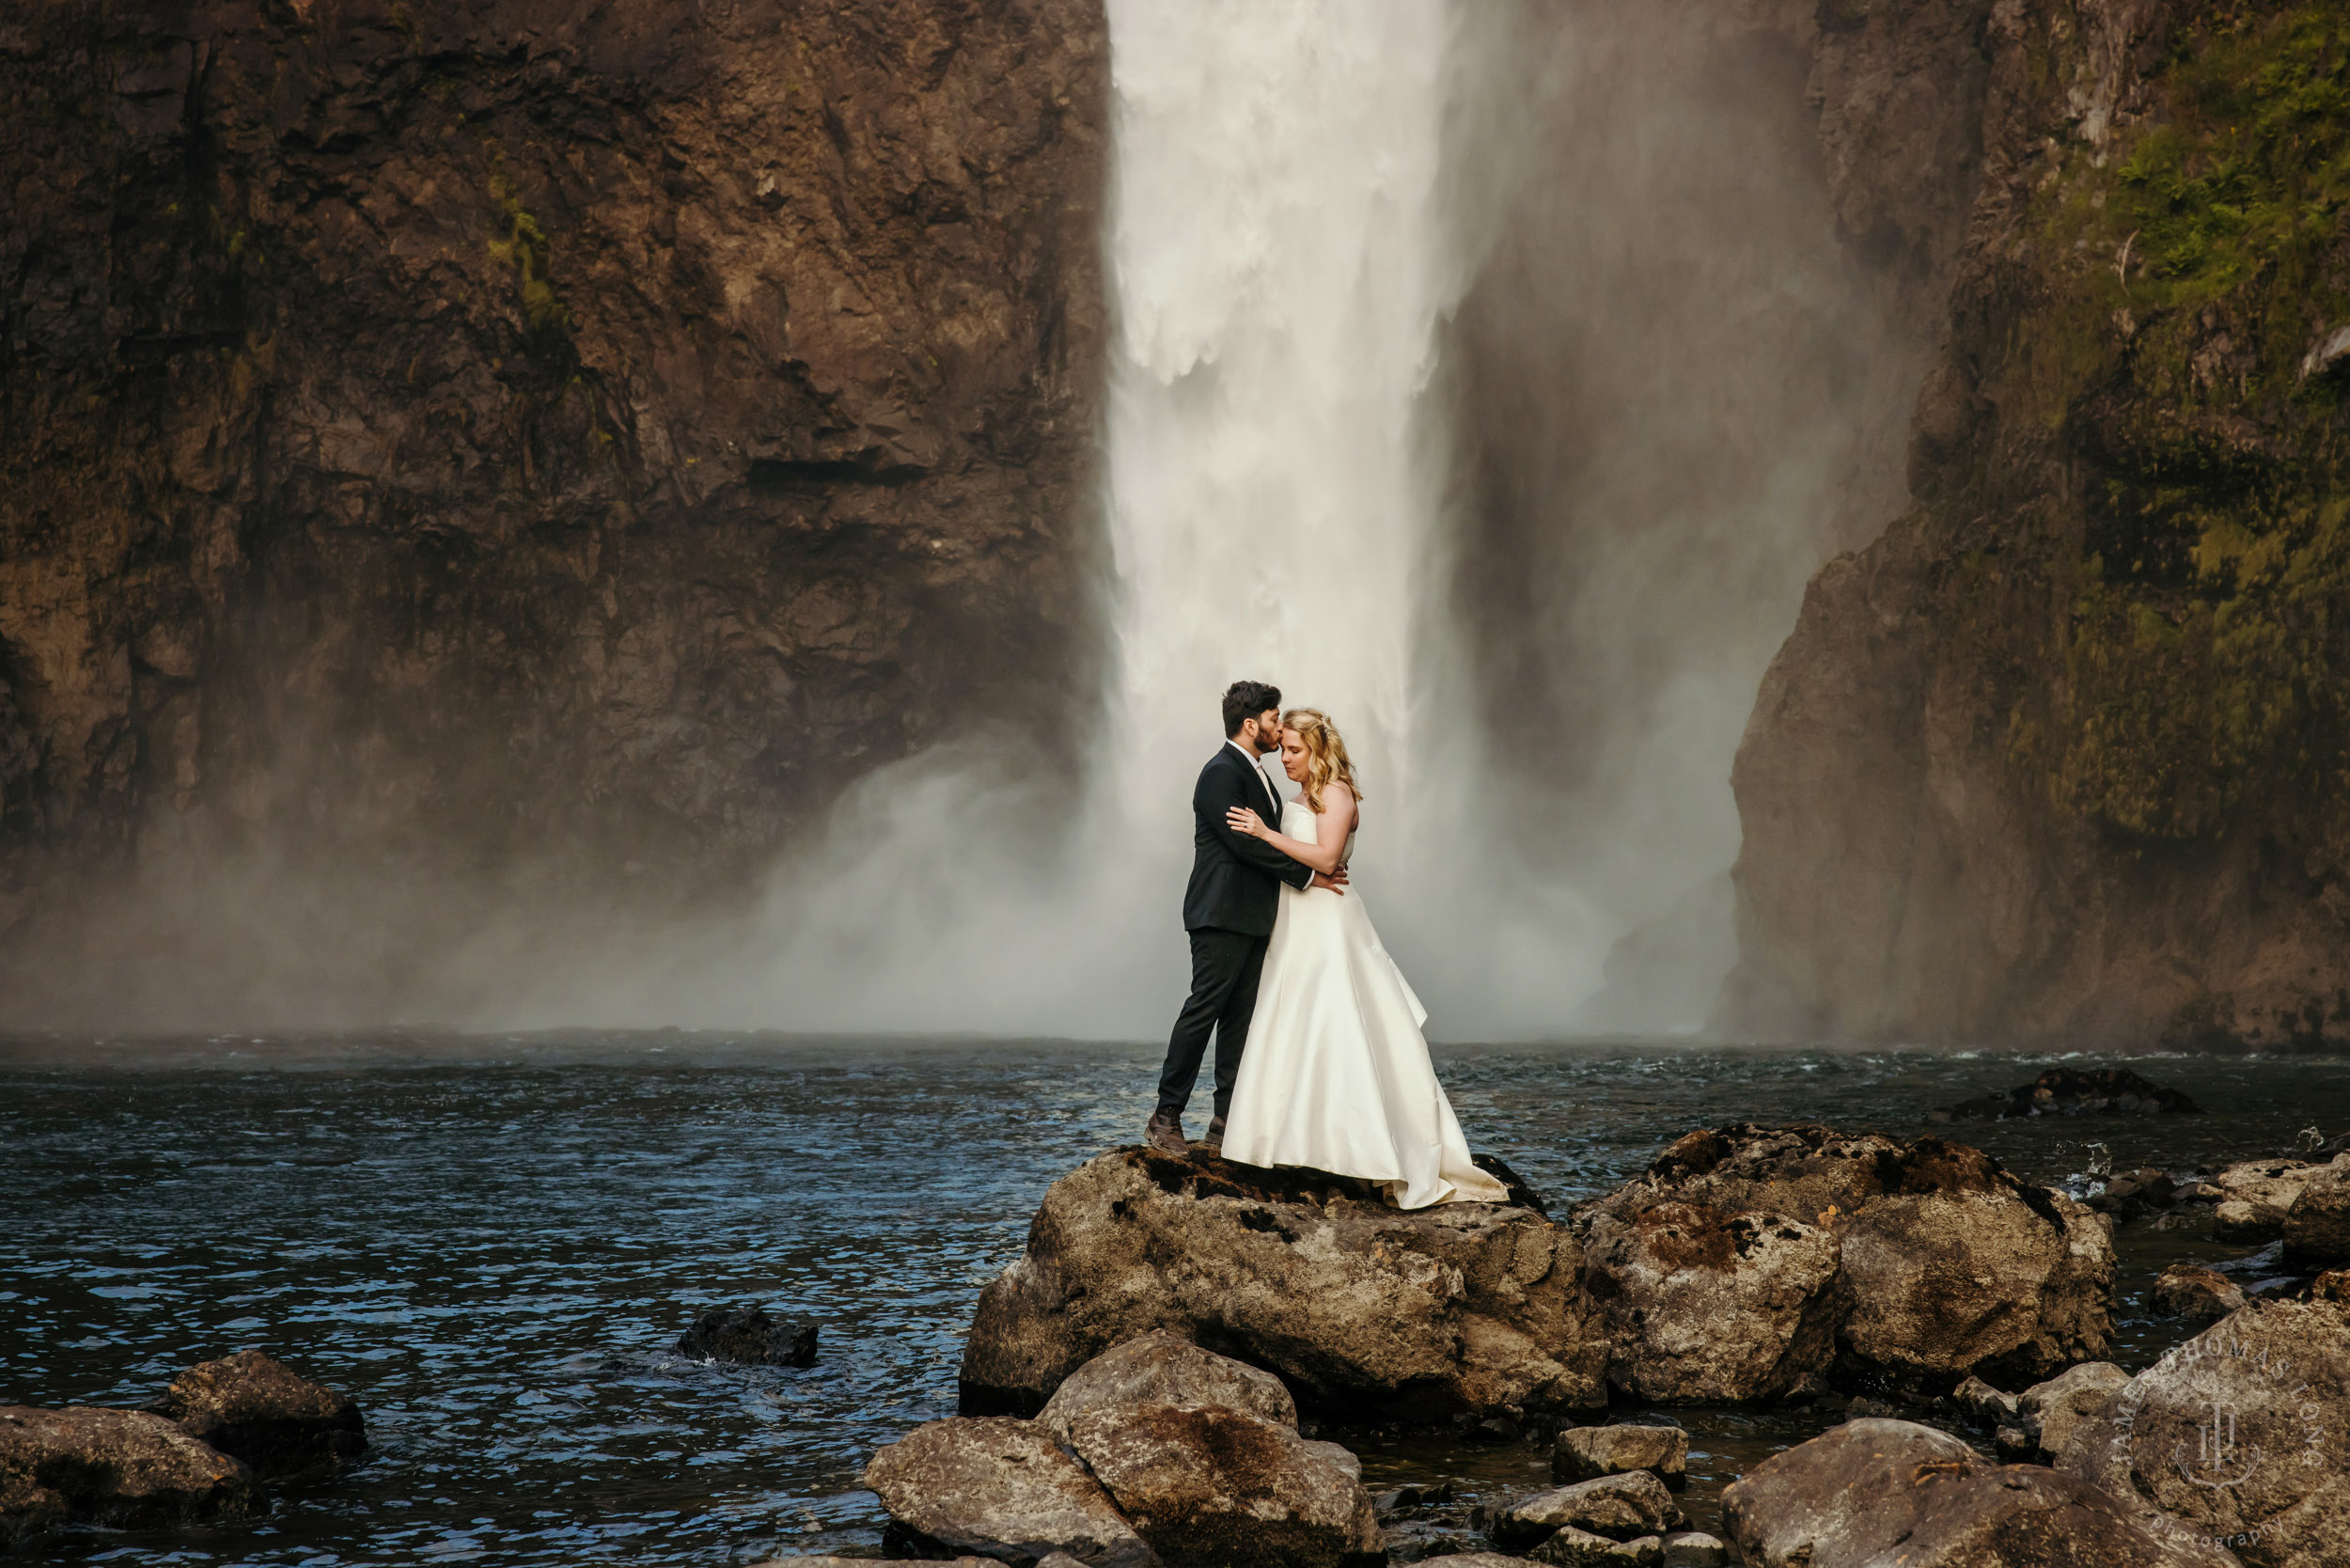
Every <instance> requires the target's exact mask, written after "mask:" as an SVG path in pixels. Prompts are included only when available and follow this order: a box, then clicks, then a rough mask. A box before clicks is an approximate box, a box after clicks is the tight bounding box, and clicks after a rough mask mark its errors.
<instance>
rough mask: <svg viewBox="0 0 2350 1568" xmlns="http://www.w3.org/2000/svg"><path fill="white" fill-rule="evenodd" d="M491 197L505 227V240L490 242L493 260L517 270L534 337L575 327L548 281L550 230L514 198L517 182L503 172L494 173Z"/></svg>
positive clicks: (491, 182) (516, 197)
mask: <svg viewBox="0 0 2350 1568" xmlns="http://www.w3.org/2000/svg"><path fill="white" fill-rule="evenodd" d="M490 195H491V196H492V198H493V199H494V200H495V201H496V202H497V204H498V214H499V217H500V219H501V221H502V222H503V224H504V227H505V234H504V237H503V238H499V239H493V240H491V241H490V242H489V252H490V259H492V260H493V261H494V262H497V263H499V264H500V265H506V266H511V267H512V268H513V269H514V274H515V280H516V283H517V285H518V286H519V288H520V291H521V295H522V305H523V316H524V318H525V320H526V321H528V322H529V323H530V331H531V334H532V336H534V337H541V336H545V335H549V334H557V333H560V332H562V331H563V330H564V329H565V328H567V327H569V326H570V325H571V324H572V315H571V311H570V310H569V309H567V308H566V307H565V306H564V304H563V302H562V300H561V299H560V298H558V297H557V296H556V292H555V285H554V284H553V283H552V282H550V281H549V279H548V275H547V274H548V270H549V266H550V263H551V262H552V261H553V259H554V251H555V247H554V246H553V245H552V244H551V243H548V240H547V233H546V230H545V229H544V228H541V227H540V225H539V220H538V219H537V218H535V217H533V216H531V214H530V212H529V211H528V210H527V209H525V207H524V206H523V204H522V201H521V199H520V198H519V197H518V196H516V195H515V194H514V186H513V182H512V181H510V180H508V179H507V178H506V175H505V173H504V171H503V170H493V171H492V173H491V175H490Z"/></svg>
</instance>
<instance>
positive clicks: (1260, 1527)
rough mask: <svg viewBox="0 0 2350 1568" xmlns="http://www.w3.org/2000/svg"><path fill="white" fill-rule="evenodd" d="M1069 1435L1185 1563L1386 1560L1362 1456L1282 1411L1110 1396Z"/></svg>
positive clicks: (1124, 1506) (1140, 1520)
mask: <svg viewBox="0 0 2350 1568" xmlns="http://www.w3.org/2000/svg"><path fill="white" fill-rule="evenodd" d="M1069 1442H1070V1446H1071V1447H1072V1448H1073V1449H1074V1450H1076V1451H1077V1456H1078V1457H1079V1458H1080V1459H1082V1460H1084V1461H1085V1464H1086V1467H1087V1468H1088V1469H1089V1470H1091V1471H1092V1472H1093V1474H1094V1476H1095V1478H1096V1479H1097V1480H1099V1481H1100V1482H1101V1483H1102V1485H1103V1487H1104V1488H1105V1489H1106V1490H1107V1491H1108V1493H1109V1495H1110V1497H1112V1498H1113V1499H1114V1500H1115V1501H1116V1503H1117V1505H1118V1507H1119V1509H1120V1512H1121V1513H1124V1514H1125V1516H1126V1518H1127V1519H1128V1520H1130V1521H1131V1522H1132V1523H1133V1525H1134V1528H1135V1529H1136V1532H1137V1533H1138V1534H1139V1535H1140V1536H1141V1537H1142V1539H1143V1540H1145V1541H1147V1542H1149V1543H1150V1544H1151V1546H1152V1549H1153V1550H1154V1551H1156V1552H1157V1553H1158V1554H1159V1556H1160V1557H1161V1558H1163V1559H1165V1560H1167V1562H1169V1563H1173V1564H1177V1565H1179V1568H1181V1565H1183V1564H1200V1565H1202V1568H1214V1565H1226V1568H1340V1565H1343V1564H1351V1563H1369V1562H1373V1561H1376V1560H1379V1521H1378V1516H1377V1514H1376V1513H1375V1512H1374V1511H1373V1509H1372V1508H1371V1495H1370V1494H1369V1493H1367V1492H1365V1491H1364V1490H1363V1488H1362V1484H1361V1482H1360V1481H1359V1480H1358V1479H1357V1477H1358V1476H1359V1474H1360V1471H1359V1466H1357V1467H1355V1468H1354V1469H1353V1470H1350V1469H1349V1468H1346V1467H1342V1466H1340V1465H1338V1464H1334V1463H1333V1462H1332V1459H1331V1456H1330V1454H1329V1452H1328V1451H1327V1450H1330V1449H1332V1448H1333V1447H1335V1445H1332V1444H1326V1443H1310V1442H1308V1441H1306V1440H1305V1439H1303V1438H1301V1437H1299V1436H1298V1435H1297V1434H1296V1433H1295V1432H1294V1431H1293V1430H1291V1429H1290V1428H1289V1427H1286V1426H1283V1425H1280V1424H1279V1423H1277V1422H1275V1421H1269V1420H1265V1419H1262V1418H1261V1417H1257V1416H1252V1415H1248V1414H1246V1413H1245V1412H1243V1411H1239V1410H1233V1409H1229V1408H1227V1407H1225V1406H1223V1405H1215V1404H1120V1405H1107V1406H1103V1407H1098V1408H1095V1409H1091V1410H1087V1411H1085V1412H1083V1413H1082V1414H1080V1415H1077V1416H1076V1417H1074V1418H1073V1419H1072V1420H1071V1421H1070V1424H1069ZM1340 1452H1343V1450H1340ZM1349 1457H1350V1458H1351V1457H1352V1456H1349Z"/></svg>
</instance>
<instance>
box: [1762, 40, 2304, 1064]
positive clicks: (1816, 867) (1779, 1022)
mask: <svg viewBox="0 0 2350 1568" xmlns="http://www.w3.org/2000/svg"><path fill="white" fill-rule="evenodd" d="M1952 9H1953V12H1955V11H1956V10H1957V9H1960V8H1952ZM1975 9H1976V11H1977V13H1978V14H1979V16H1980V24H1979V29H1978V30H1977V32H1976V34H1975V37H1976V38H1977V39H1979V43H1978V48H1979V53H1980V57H1981V59H1982V66H1983V70H1984V72H1985V78H1984V80H1985V87H1984V91H1983V93H1982V99H1981V116H1980V120H1979V122H1978V124H1979V133H1978V145H1979V146H1980V148H1981V149H1982V154H1981V175H1980V183H1979V187H1978V188H1977V190H1976V191H1975V194H1974V196H1973V200H1972V204H1971V212H1969V214H1968V216H1967V218H1966V227H1965V232H1964V239H1963V243H1961V244H1960V245H1959V247H1958V248H1957V250H1956V253H1955V256H1956V261H1955V270H1954V273H1953V274H1952V277H1951V285H1950V292H1949V304H1948V325H1947V330H1946V335H1945V337H1944V339H1943V346H1942V349H1941V352H1940V354H1939V357H1938V362H1937V364H1936V365H1935V368H1934V369H1933V370H1932V372H1931V373H1930V374H1929V376H1928V377H1927V381H1926V384H1925V388H1924V391H1923V394H1922V395H1921V397H1920V398H1919V402H1918V405H1917V410H1916V416H1915V420H1914V425H1913V430H1912V439H1911V450H1910V470H1909V477H1910V483H1911V487H1912V492H1913V497H1914V500H1913V505H1912V509H1911V510H1909V512H1908V513H1907V515H1905V516H1904V517H1902V518H1900V519H1899V520H1898V521H1896V522H1894V523H1893V524H1892V525H1891V526H1890V527H1888V529H1887V530H1886V532H1885V533H1884V535H1883V537H1882V538H1880V539H1878V540H1877V541H1875V542H1873V543H1872V544H1870V545H1869V546H1868V547H1866V548H1865V549H1862V550H1860V551H1858V552H1857V553H1854V554H1849V555H1845V556H1841V557H1838V558H1836V559H1835V560H1833V561H1831V562H1830V563H1829V564H1828V565H1827V566H1826V567H1825V569H1824V570H1822V571H1821V572H1820V573H1819V574H1818V575H1817V577H1815V578H1814V580H1813V581H1812V583H1811V585H1810V589H1809V591H1808V593H1807V595H1806V598H1805V602H1804V607H1803V611H1802V615H1801V618H1800V620H1799V622H1798V624H1797V626H1796V629H1795V632H1794V635H1793V636H1792V637H1790V638H1789V640H1788V642H1787V643H1786V645H1785V647H1784V648H1783V649H1782V650H1781V651H1780V652H1779V654H1778V657H1777V659H1776V660H1775V662H1774V663H1773V664H1772V666H1771V668H1770V672H1769V674H1768V676H1767V678H1766V679H1765V681H1764V682H1763V690H1762V694H1761V697H1760V699H1759V701H1758V703H1757V705H1756V708H1755V711H1754V713H1753V716H1752V719H1751V721H1750V723H1749V726H1748V729H1747V734H1746V738H1745V741H1744V743H1743V745H1742V746H1741V749H1740V752H1739V755H1738V761H1737V766H1736V770H1735V774H1734V779H1733V782H1734V785H1735V789H1736V792H1737V798H1738V804H1739V809H1740V814H1741V818H1742V822H1743V824H1744V843H1743V850H1742V854H1741V857H1740V860H1739V863H1738V867H1737V870H1736V873H1735V880H1736V886H1737V893H1738V899H1739V909H1740V918H1741V922H1742V932H1741V935H1742V951H1743V958H1742V963H1741V966H1740V968H1739V970H1738V972H1737V973H1736V974H1735V975H1734V976H1733V979H1732V981H1731V985H1730V986H1729V987H1728V988H1727V989H1726V992H1725V996H1724V1003H1723V1013H1722V1018H1721V1021H1722V1023H1723V1024H1724V1026H1725V1027H1732V1028H1740V1029H1761V1030H1763V1031H1767V1032H1772V1033H1787V1034H1801V1035H1805V1036H1814V1035H1826V1036H1831V1037H1834V1036H1846V1037H1857V1038H1872V1039H1894V1040H1918V1041H1991V1042H2005V1041H2032V1042H2045V1043H2060V1044H2074V1045H2080V1046H2105V1045H2150V1044H2154V1043H2157V1042H2162V1043H2172V1044H2189V1045H2192V1044H2213V1045H2219V1044H2230V1043H2258V1044H2287V1043H2321V1042H2326V1041H2334V1042H2339V1041H2340V1040H2341V1038H2342V1035H2343V1034H2344V1033H2350V995H2345V992H2344V989H2343V987H2344V984H2345V975H2346V974H2350V792H2345V786H2346V785H2350V767H2345V763H2350V729H2346V728H2345V717H2346V716H2350V615H2345V607H2350V528H2345V519H2346V518H2350V495H2346V494H2344V491H2343V486H2342V466H2343V463H2344V461H2345V455H2346V454H2345V448H2344V441H2343V437H2344V434H2345V432H2346V431H2350V416H2346V415H2345V410H2344V406H2343V388H2342V378H2343V376H2344V374H2345V372H2350V331H2345V330H2344V328H2345V326H2350V227H2345V221H2344V213H2345V211H2350V209H2345V206H2344V203H2345V202H2346V201H2350V111H2346V110H2345V107H2344V106H2345V104H2346V103H2350V69H2346V66H2350V19H2344V18H2343V17H2342V14H2341V12H2340V10H2339V8H2334V7H2329V6H2322V5H2275V4H2269V5H2252V4H2219V3H2212V4H2190V3H2186V0H2176V3H2167V0H2069V3H2068V0H2000V3H1999V4H1998V5H1996V6H1991V7H1977V8H1975ZM1934 10H1935V8H1931V7H1919V8H1898V7H1888V6H1867V5H1841V4H1826V5H1823V6H1822V7H1821V10H1820V14H1821V18H1822V24H1823V31H1824V35H1825V37H1826V38H1827V39H1829V40H1830V41H1831V42H1833V41H1834V39H1835V38H1836V37H1837V34H1836V28H1837V27H1838V26H1841V25H1843V24H1845V23H1846V22H1849V23H1850V24H1851V25H1850V26H1849V27H1847V28H1846V29H1845V33H1846V35H1847V47H1846V52H1845V56H1844V64H1845V71H1846V75H1845V79H1846V80H1854V79H1858V80H1863V81H1865V80H1867V79H1868V78H1870V77H1872V76H1882V75H1883V71H1882V70H1881V66H1880V64H1879V63H1878V62H1881V61H1882V59H1883V58H1884V56H1883V55H1882V53H1881V51H1880V50H1879V49H1878V47H1877V46H1876V45H1875V44H1873V43H1872V41H1871V35H1870V30H1871V29H1872V27H1875V28H1880V29H1881V28H1882V27H1883V25H1884V19H1885V18H1886V17H1887V16H1888V14H1890V13H1895V12H1906V13H1908V14H1910V15H1911V16H1913V17H1914V16H1916V15H1919V14H1925V13H1929V12H1932V11H1934ZM1822 59H1823V65H1822V68H1821V69H1820V71H1818V72H1816V73H1815V77H1814V81H1815V86H1818V87H1820V88H1822V89H1824V121H1823V133H1824V138H1825V141H1826V142H1827V144H1828V145H1829V147H1830V149H1831V158H1832V160H1839V159H1841V160H1843V161H1845V162H1846V163H1847V164H1848V165H1849V169H1848V172H1846V173H1843V174H1841V175H1840V180H1839V190H1840V196H1847V197H1849V198H1850V202H1851V211H1850V212H1847V214H1846V215H1847V220H1848V222H1851V223H1852V227H1853V228H1854V230H1855V233H1856V236H1857V238H1861V239H1863V240H1865V238H1866V236H1867V235H1868V234H1869V233H1871V232H1872V225H1871V223H1870V222H1869V221H1868V218H1867V216H1866V214H1867V213H1868V212H1871V211H1872V210H1874V209H1885V210H1890V211H1893V212H1900V211H1901V210H1903V208H1904V202H1905V198H1904V196H1903V194H1902V192H1901V190H1900V188H1899V181H1898V180H1891V179H1888V178H1887V175H1888V173H1890V172H1892V171H1889V170H1883V169H1879V170H1875V171H1873V172H1872V171H1871V170H1870V168H1869V165H1871V164H1872V162H1873V161H1874V160H1876V158H1877V157H1878V150H1877V149H1882V148H1884V147H1885V146H1887V145H1890V144H1898V143H1899V142H1900V141H1901V140H1902V139H1903V138H1902V137H1900V136H1899V135H1894V136H1892V137H1891V138H1890V144H1888V136H1887V131H1888V126H1887V125H1883V124H1881V125H1880V126H1879V128H1878V132H1877V134H1876V136H1875V137H1874V138H1873V140H1871V139H1867V138H1854V137H1843V138H1840V137H1839V135H1838V134H1837V129H1836V117H1837V102H1836V100H1837V85H1836V84H1837V80H1838V74H1837V71H1836V70H1835V69H1833V68H1832V67H1831V66H1830V64H1829V63H1828V56H1827V55H1825V54H1824V55H1823V56H1822ZM1884 102H1888V103H1890V102H1892V101H1891V100H1885V101H1884ZM1896 107H1898V105H1896ZM1902 118H1903V117H1902V116H1901V115H1900V114H1898V113H1897V114H1895V115H1894V116H1893V117H1892V121H1893V124H1894V125H1895V126H1898V123H1899V122H1900V121H1901V119H1902ZM1933 134H1934V133H1930V132H1928V131H1925V130H1922V129H1921V130H1919V132H1918V133H1917V135H1916V136H1915V137H1914V138H1912V139H1914V140H1916V141H1918V142H1919V143H1920V144H1922V143H1923V142H1925V141H1928V140H1931V139H1933ZM1840 147H1841V151H1840V150H1839V149H1840ZM1856 218H1857V221H1855V220H1856ZM1937 222H1938V220H1937ZM1899 228H1900V226H1899V225H1898V224H1896V225H1895V226H1893V230H1891V231H1890V232H1896V233H1897V232H1898V230H1899ZM1934 228H1935V224H1927V225H1925V226H1924V227H1922V228H1920V229H1919V232H1921V233H1925V232H1930V231H1931V230H1933V229H1934Z"/></svg>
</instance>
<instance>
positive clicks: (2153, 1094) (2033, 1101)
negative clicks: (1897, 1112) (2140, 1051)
mask: <svg viewBox="0 0 2350 1568" xmlns="http://www.w3.org/2000/svg"><path fill="white" fill-rule="evenodd" d="M2161 1112H2168V1113H2170V1114H2172V1115H2190V1116H2200V1115H2201V1114H2202V1107H2201V1106H2200V1105H2196V1103H2195V1102H2194V1101H2192V1100H2190V1099H2188V1098H2187V1097H2186V1095H2185V1094H2183V1093H2181V1092H2180V1091H2179V1090H2175V1089H2165V1088H2163V1087H2162V1086H2161V1085H2160V1084H2156V1083H2153V1082H2151V1081H2149V1080H2148V1079H2145V1078H2141V1077H2139V1075H2138V1074H2135V1073H2133V1072H2131V1071H2130V1070H2129V1069H2128V1068H2126V1067H2107V1068H2100V1069H2097V1070H2094V1071H2083V1070H2082V1069H2080V1068H2077V1067H2051V1068H2049V1069H2048V1070H2047V1071H2046V1072H2045V1073H2043V1074H2040V1076H2038V1077H2037V1078H2034V1079H2033V1080H2032V1081H2031V1082H2029V1083H2028V1084H2020V1085H2018V1086H2017V1087H2015V1088H2014V1089H2012V1090H2008V1091H2007V1092H2006V1093H2004V1094H1987V1095H1984V1096H1983V1097H1982V1098H1981V1099H1977V1100H1968V1101H1966V1103H1965V1104H1963V1105H1952V1106H1951V1115H1953V1116H1959V1117H1973V1118H1978V1119H1993V1118H1998V1117H2003V1116H2150V1115H2154V1114H2156V1113H2161Z"/></svg>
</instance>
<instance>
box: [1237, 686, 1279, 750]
mask: <svg viewBox="0 0 2350 1568" xmlns="http://www.w3.org/2000/svg"><path fill="white" fill-rule="evenodd" d="M1280 705H1281V688H1280V687H1278V686H1268V685H1266V684H1265V683H1264V682H1262V681H1235V682H1232V683H1231V684H1230V685H1229V686H1227V687H1225V688H1224V738H1225V739H1226V740H1228V741H1229V740H1230V739H1231V738H1232V737H1233V736H1235V735H1237V734H1239V733H1240V727H1241V726H1242V725H1244V724H1246V722H1248V721H1249V720H1250V719H1252V718H1255V717H1256V716H1257V715H1258V714H1259V713H1263V712H1264V711H1265V710H1266V709H1267V708H1278V707H1279V706H1280Z"/></svg>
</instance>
